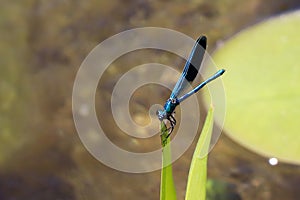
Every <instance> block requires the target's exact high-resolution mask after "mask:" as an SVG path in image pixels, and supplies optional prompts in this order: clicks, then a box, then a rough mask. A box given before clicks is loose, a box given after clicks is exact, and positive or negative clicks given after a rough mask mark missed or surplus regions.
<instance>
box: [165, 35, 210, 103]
mask: <svg viewBox="0 0 300 200" xmlns="http://www.w3.org/2000/svg"><path fill="white" fill-rule="evenodd" d="M206 46H207V39H206V37H205V36H201V37H199V38H198V40H197V41H196V43H195V45H194V47H193V49H192V52H191V54H190V56H189V59H188V60H187V61H186V63H185V66H184V69H183V72H182V73H181V76H180V78H179V79H178V81H177V83H176V85H175V87H174V89H173V91H172V94H171V96H170V98H176V97H177V96H178V94H179V93H180V92H181V91H182V90H184V89H185V88H186V86H187V85H188V83H191V82H193V81H194V79H195V78H196V76H197V74H198V72H199V68H200V66H201V63H202V60H203V57H204V54H205V50H206Z"/></svg>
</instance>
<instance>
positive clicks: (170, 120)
mask: <svg viewBox="0 0 300 200" xmlns="http://www.w3.org/2000/svg"><path fill="white" fill-rule="evenodd" d="M168 120H169V122H170V126H171V127H170V128H168V131H169V134H168V136H167V138H168V137H169V136H170V135H171V133H172V132H173V130H174V126H175V125H176V119H175V117H174V116H173V115H170V116H169V117H168Z"/></svg>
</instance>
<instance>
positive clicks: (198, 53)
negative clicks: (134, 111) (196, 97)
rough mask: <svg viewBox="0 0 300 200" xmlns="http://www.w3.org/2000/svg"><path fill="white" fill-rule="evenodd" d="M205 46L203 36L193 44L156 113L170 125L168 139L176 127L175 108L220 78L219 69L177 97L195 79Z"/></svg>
mask: <svg viewBox="0 0 300 200" xmlns="http://www.w3.org/2000/svg"><path fill="white" fill-rule="evenodd" d="M206 46H207V38H206V37H205V36H200V37H199V38H198V39H197V41H196V42H195V45H194V47H193V49H192V51H191V53H190V56H189V58H188V60H187V61H186V63H185V66H184V68H183V71H182V73H181V76H180V78H179V79H178V81H177V83H176V85H175V87H174V89H173V90H172V93H171V95H170V98H169V99H168V100H167V101H166V103H165V105H164V108H163V109H160V110H158V111H157V112H156V114H157V116H158V119H159V120H160V121H163V120H168V121H169V123H170V127H169V128H168V130H169V133H168V136H167V137H169V136H170V135H171V133H172V132H173V130H174V127H175V125H176V119H175V117H174V114H175V108H176V107H177V106H178V105H179V104H180V103H181V102H183V101H184V100H186V99H187V98H188V97H190V96H191V95H193V94H195V93H196V92H198V91H199V90H200V89H201V88H203V87H204V86H205V85H206V84H208V83H209V82H211V81H213V80H215V79H216V78H218V77H220V76H221V75H222V74H223V73H224V72H225V70H224V69H220V70H218V71H217V72H216V73H215V74H213V75H212V76H210V77H209V78H208V79H206V80H205V81H203V82H202V83H200V84H199V85H198V86H197V87H195V88H194V89H193V90H191V91H189V92H188V93H186V94H184V95H182V96H181V97H178V95H179V94H180V93H181V92H182V91H184V90H185V89H186V88H187V87H188V85H189V84H191V83H192V82H193V81H194V79H195V78H196V76H197V74H198V72H199V69H200V66H201V63H202V60H203V57H204V54H205V50H206Z"/></svg>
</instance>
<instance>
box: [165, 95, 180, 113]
mask: <svg viewBox="0 0 300 200" xmlns="http://www.w3.org/2000/svg"><path fill="white" fill-rule="evenodd" d="M178 104H179V101H178V99H177V98H169V99H168V100H167V101H166V103H165V105H164V109H165V111H166V113H167V115H171V114H172V113H173V112H174V110H175V108H176V106H177V105H178Z"/></svg>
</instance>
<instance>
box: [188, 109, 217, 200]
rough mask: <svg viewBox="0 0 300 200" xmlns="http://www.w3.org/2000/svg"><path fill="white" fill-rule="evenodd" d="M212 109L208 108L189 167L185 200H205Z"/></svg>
mask: <svg viewBox="0 0 300 200" xmlns="http://www.w3.org/2000/svg"><path fill="white" fill-rule="evenodd" d="M213 122H214V120H213V107H210V109H209V111H208V114H207V116H206V120H205V123H204V126H203V129H202V132H201V135H200V138H199V140H198V143H197V146H196V149H195V152H194V155H193V158H192V163H191V167H190V172H189V177H188V183H187V190H186V196H185V200H205V198H206V180H207V154H208V151H209V144H210V139H211V136H212V129H213Z"/></svg>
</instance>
